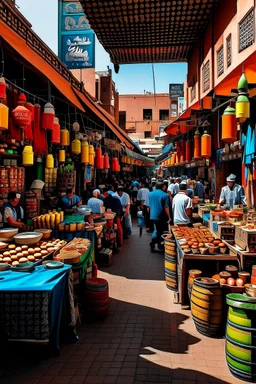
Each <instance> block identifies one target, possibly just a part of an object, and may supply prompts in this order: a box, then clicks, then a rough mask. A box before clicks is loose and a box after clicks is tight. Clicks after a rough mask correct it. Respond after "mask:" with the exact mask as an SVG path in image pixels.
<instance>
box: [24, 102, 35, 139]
mask: <svg viewBox="0 0 256 384" xmlns="http://www.w3.org/2000/svg"><path fill="white" fill-rule="evenodd" d="M24 107H25V108H27V109H28V110H29V111H30V117H31V122H30V124H28V125H27V126H26V127H25V130H24V137H25V138H26V139H29V140H33V126H34V120H35V107H34V105H33V104H31V103H26V104H25V105H24Z"/></svg>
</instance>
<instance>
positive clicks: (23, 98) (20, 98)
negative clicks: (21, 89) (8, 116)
mask: <svg viewBox="0 0 256 384" xmlns="http://www.w3.org/2000/svg"><path fill="white" fill-rule="evenodd" d="M26 102H27V98H26V95H24V93H20V94H19V96H18V99H17V104H18V105H21V106H22V107H25V104H26Z"/></svg>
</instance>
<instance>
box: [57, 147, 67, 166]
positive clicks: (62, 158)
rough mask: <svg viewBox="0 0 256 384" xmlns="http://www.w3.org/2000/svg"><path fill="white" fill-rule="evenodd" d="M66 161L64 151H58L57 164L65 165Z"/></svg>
mask: <svg viewBox="0 0 256 384" xmlns="http://www.w3.org/2000/svg"><path fill="white" fill-rule="evenodd" d="M65 161H66V151H65V149H60V150H59V163H65Z"/></svg>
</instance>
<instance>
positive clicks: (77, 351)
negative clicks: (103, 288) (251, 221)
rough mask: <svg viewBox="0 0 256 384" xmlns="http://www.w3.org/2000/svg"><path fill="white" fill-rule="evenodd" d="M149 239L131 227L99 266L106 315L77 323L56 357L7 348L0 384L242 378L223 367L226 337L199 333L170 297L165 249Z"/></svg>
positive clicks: (191, 382) (190, 383)
mask: <svg viewBox="0 0 256 384" xmlns="http://www.w3.org/2000/svg"><path fill="white" fill-rule="evenodd" d="M149 239H150V235H149V234H147V233H143V236H142V237H141V238H140V237H139V234H138V229H137V228H136V227H135V226H134V233H133V235H132V236H131V238H130V239H128V240H126V241H125V244H124V247H123V249H122V252H121V253H119V254H116V255H115V259H114V264H113V265H112V266H111V267H109V268H105V269H104V270H103V271H102V270H101V271H100V276H101V277H104V278H106V279H107V280H108V282H109V288H110V297H111V301H110V308H109V314H108V316H107V317H106V318H105V320H103V321H98V322H95V321H92V322H86V323H83V324H82V325H81V327H80V328H79V329H78V335H79V337H80V340H79V342H77V343H76V344H71V345H62V347H61V353H60V356H58V357H51V358H44V359H42V360H40V357H39V355H38V354H37V353H35V354H34V355H33V356H31V351H30V350H29V349H28V351H26V353H23V354H22V355H21V354H20V352H15V356H14V352H12V358H10V359H9V364H8V368H7V369H6V372H5V374H4V375H3V377H2V378H1V380H0V381H1V383H3V384H11V383H24V384H39V383H40V384H41V383H77V384H78V383H88V384H92V383H95V384H100V383H109V384H110V383H117V384H133V383H134V384H142V383H172V384H185V383H186V384H196V383H200V384H206V383H207V384H209V383H219V384H224V383H241V381H239V380H236V379H235V378H234V377H232V376H231V374H230V373H229V370H228V368H227V365H226V362H225V353H224V339H223V340H220V339H211V338H207V337H204V336H202V335H200V334H199V333H198V332H197V331H196V329H195V327H194V324H193V321H192V318H191V316H190V311H187V310H182V309H181V307H180V305H177V304H176V305H175V304H173V303H172V302H173V294H172V292H171V291H169V290H168V289H167V288H166V286H165V281H164V259H163V255H162V254H161V253H157V252H155V253H150V251H149ZM213 351H214V352H213Z"/></svg>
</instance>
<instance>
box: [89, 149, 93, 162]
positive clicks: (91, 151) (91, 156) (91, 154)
mask: <svg viewBox="0 0 256 384" xmlns="http://www.w3.org/2000/svg"><path fill="white" fill-rule="evenodd" d="M89 164H90V165H94V148H93V145H89Z"/></svg>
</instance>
